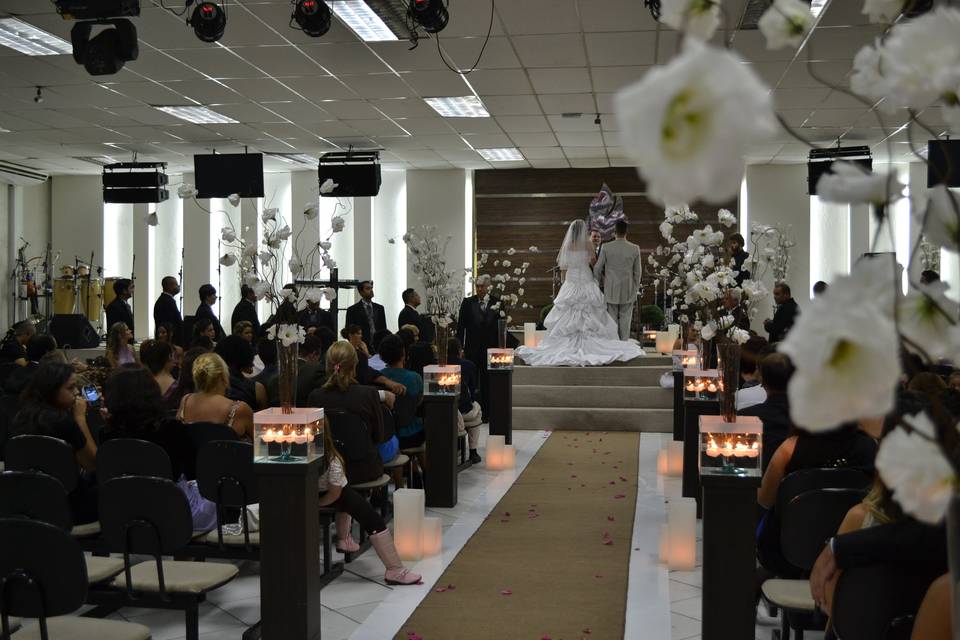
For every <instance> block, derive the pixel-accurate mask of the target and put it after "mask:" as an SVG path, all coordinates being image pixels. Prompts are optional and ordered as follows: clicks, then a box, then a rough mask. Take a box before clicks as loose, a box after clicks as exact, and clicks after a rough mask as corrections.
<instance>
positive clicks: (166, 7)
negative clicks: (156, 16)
mask: <svg viewBox="0 0 960 640" xmlns="http://www.w3.org/2000/svg"><path fill="white" fill-rule="evenodd" d="M158 2H159V4H160V8H161V9H163V10H164V11H169V12H170V13H172V14H173V15H175V16H177V17H178V18H182V17H183V16H184V14H185V13H186V12H187V9H189V8H190V3H189V2H187V3H186V4H185V5H184V7H183V10H182V11H181V12H180V13H177V12H176V11H174V10H173V9H171V8H170V7H168V6H167V5H166V4H164V2H163V0H153V4H154V6H156V5H157V3H158Z"/></svg>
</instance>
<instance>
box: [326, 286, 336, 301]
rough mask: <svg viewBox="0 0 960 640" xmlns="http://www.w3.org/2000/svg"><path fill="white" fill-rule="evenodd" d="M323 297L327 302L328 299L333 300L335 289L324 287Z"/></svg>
mask: <svg viewBox="0 0 960 640" xmlns="http://www.w3.org/2000/svg"><path fill="white" fill-rule="evenodd" d="M323 297H324V298H326V299H327V301H328V302H329V301H330V300H335V299H336V297H337V290H336V289H334V288H333V287H324V289H323Z"/></svg>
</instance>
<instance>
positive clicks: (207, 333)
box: [190, 318, 217, 349]
mask: <svg viewBox="0 0 960 640" xmlns="http://www.w3.org/2000/svg"><path fill="white" fill-rule="evenodd" d="M198 338H206V339H207V340H209V341H210V343H211V344H212V345H215V344H216V343H217V327H216V325H214V324H213V320H211V319H210V318H197V321H196V322H194V323H193V342H192V343H191V345H190V346H200V345H197V344H196V342H197V339H198ZM202 346H206V344H204V345H202ZM210 348H211V349H212V348H213V347H212V346H211V347H210Z"/></svg>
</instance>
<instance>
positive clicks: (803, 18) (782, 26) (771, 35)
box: [757, 0, 814, 49]
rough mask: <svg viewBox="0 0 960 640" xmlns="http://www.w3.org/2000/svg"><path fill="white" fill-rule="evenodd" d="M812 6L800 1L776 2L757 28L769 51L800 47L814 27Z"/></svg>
mask: <svg viewBox="0 0 960 640" xmlns="http://www.w3.org/2000/svg"><path fill="white" fill-rule="evenodd" d="M813 22H814V16H813V14H812V13H811V12H810V5H809V4H807V3H804V2H801V1H800V0H774V2H773V4H772V5H770V7H769V8H768V9H767V10H766V11H765V12H764V13H763V15H762V16H760V20H759V22H757V27H758V28H759V29H760V32H761V33H762V34H763V37H764V38H766V40H767V49H782V48H784V47H799V46H800V43H801V42H802V41H803V37H804V36H805V35H807V33H809V31H810V29H811V28H812V27H813Z"/></svg>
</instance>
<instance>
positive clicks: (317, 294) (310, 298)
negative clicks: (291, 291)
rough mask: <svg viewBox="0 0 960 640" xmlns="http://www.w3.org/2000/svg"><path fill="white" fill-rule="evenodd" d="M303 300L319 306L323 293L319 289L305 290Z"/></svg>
mask: <svg viewBox="0 0 960 640" xmlns="http://www.w3.org/2000/svg"><path fill="white" fill-rule="evenodd" d="M303 299H304V300H306V301H307V302H310V303H312V304H320V300H322V299H323V292H322V291H321V290H320V289H307V293H306V294H305V295H304V296H303Z"/></svg>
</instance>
